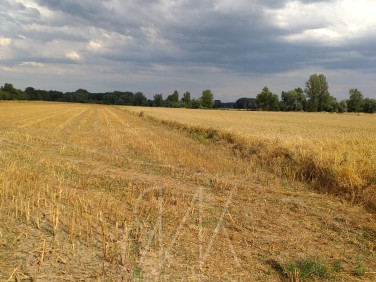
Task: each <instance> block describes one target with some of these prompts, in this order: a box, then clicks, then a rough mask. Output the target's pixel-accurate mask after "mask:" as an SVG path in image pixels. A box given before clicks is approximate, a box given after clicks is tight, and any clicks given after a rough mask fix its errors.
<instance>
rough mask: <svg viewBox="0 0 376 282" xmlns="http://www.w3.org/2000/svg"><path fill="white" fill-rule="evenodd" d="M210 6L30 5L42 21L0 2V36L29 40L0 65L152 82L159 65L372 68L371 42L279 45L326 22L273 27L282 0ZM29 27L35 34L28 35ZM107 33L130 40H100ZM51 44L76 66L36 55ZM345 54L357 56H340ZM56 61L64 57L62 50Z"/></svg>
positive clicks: (43, 1) (257, 69)
mask: <svg viewBox="0 0 376 282" xmlns="http://www.w3.org/2000/svg"><path fill="white" fill-rule="evenodd" d="M216 2H217V1H214V0H181V1H174V5H171V6H166V5H165V4H164V3H165V2H164V1H158V0H153V1H151V0H149V1H148V0H140V1H131V0H126V1H116V2H112V1H110V0H106V1H100V0H82V1H73V0H65V1H58V0H35V3H37V4H39V5H40V6H43V7H45V8H48V9H49V10H50V11H51V12H52V14H53V17H52V18H51V17H48V18H45V17H43V15H42V14H41V11H38V9H35V8H30V7H27V6H25V5H24V4H22V3H20V2H10V1H4V0H0V5H1V7H2V9H1V10H0V24H1V25H0V37H1V36H5V37H12V38H13V39H17V37H18V36H19V35H24V36H25V37H26V39H25V41H27V40H30V43H29V45H30V48H23V49H22V48H21V47H17V46H14V50H13V54H14V58H12V59H7V60H3V61H1V62H0V64H4V65H7V66H9V65H17V64H19V63H21V62H22V61H36V62H43V63H44V64H82V65H83V67H88V68H89V67H91V66H97V67H98V69H100V68H101V66H106V67H108V69H111V68H113V69H114V70H116V71H119V72H124V73H127V72H137V71H140V72H142V73H144V72H145V70H149V72H150V73H152V72H153V71H155V73H156V75H159V74H157V72H158V71H156V70H155V69H154V68H155V65H160V66H166V67H168V69H171V68H173V69H179V70H180V71H181V69H184V67H185V68H186V70H185V71H186V72H187V73H189V74H190V75H192V76H193V75H194V72H195V71H196V70H197V69H200V68H202V72H205V71H206V70H207V69H208V68H214V69H218V70H220V71H223V72H229V73H231V74H232V75H234V76H236V75H241V76H243V75H255V74H258V75H265V74H268V75H273V74H276V73H281V72H285V71H289V70H296V69H303V68H308V67H317V68H320V67H325V68H328V69H354V68H358V69H372V65H373V63H374V55H373V54H374V48H373V46H374V43H376V42H371V41H372V39H370V38H361V39H359V40H358V41H349V42H344V43H343V44H342V46H323V45H322V44H320V43H319V42H317V43H316V42H309V43H308V42H299V43H296V42H295V43H292V42H288V41H286V40H284V38H285V37H286V36H288V35H292V34H297V33H300V32H303V31H304V30H306V29H317V28H325V27H326V26H327V25H328V24H329V22H328V20H326V21H324V20H321V19H320V20H317V21H308V20H307V21H306V22H304V23H302V24H301V25H299V26H296V27H291V28H281V27H278V26H277V25H276V24H275V23H273V22H272V21H271V18H270V16H268V14H267V11H268V10H273V11H276V9H280V8H283V7H284V6H285V5H286V4H287V3H288V2H289V1H287V0H285V1H279V0H278V1H277V0H264V1H262V0H257V1H249V2H245V1H244V2H243V1H242V2H239V3H242V5H243V6H241V7H240V8H238V9H237V10H236V9H234V10H232V9H227V8H222V9H217V6H216V4H217V3H216ZM300 2H301V3H305V4H313V3H318V2H332V1H314V0H301V1H300ZM116 3H117V4H116ZM228 3H230V4H231V2H228ZM231 5H232V4H231ZM239 5H240V4H239ZM277 11H278V10H277ZM30 24H35V25H36V26H37V28H30ZM92 29H95V31H94V32H93V31H92ZM148 30H149V31H150V32H151V34H148V33H147V31H148ZM153 32H154V33H153ZM112 33H118V34H120V35H123V36H124V37H126V36H129V37H130V38H132V40H128V41H127V40H123V41H122V40H121V39H116V40H115V39H114V38H112V37H109V39H106V38H107V37H106V36H107V35H111V34H112ZM153 36H155V38H152V37H153ZM115 37H116V36H115ZM120 38H122V37H120ZM91 40H94V41H98V42H99V43H100V44H102V45H103V46H102V47H103V49H101V50H98V51H97V52H95V51H92V50H88V48H87V43H88V42H89V41H91ZM52 41H59V42H60V41H61V42H65V45H64V46H71V48H72V50H68V51H75V52H78V53H79V54H80V56H81V57H82V60H81V61H80V62H77V61H74V60H69V59H67V58H65V57H63V58H58V57H56V56H54V55H51V54H50V53H48V52H42V51H40V52H39V51H38V48H37V47H36V46H40V49H41V50H43V48H44V47H45V45H46V43H48V42H52ZM21 43H22V42H21ZM21 43H20V44H21ZM351 50H357V51H358V52H359V54H360V55H359V56H358V57H347V56H346V52H350V51H351ZM61 54H63V55H62V56H64V52H63V51H62V52H61ZM370 58H371V59H370ZM98 71H100V70H98Z"/></svg>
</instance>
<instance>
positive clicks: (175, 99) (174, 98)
mask: <svg viewBox="0 0 376 282" xmlns="http://www.w3.org/2000/svg"><path fill="white" fill-rule="evenodd" d="M166 101H168V102H172V103H178V102H179V92H178V91H177V90H175V91H174V93H173V94H171V95H168V96H167V98H166Z"/></svg>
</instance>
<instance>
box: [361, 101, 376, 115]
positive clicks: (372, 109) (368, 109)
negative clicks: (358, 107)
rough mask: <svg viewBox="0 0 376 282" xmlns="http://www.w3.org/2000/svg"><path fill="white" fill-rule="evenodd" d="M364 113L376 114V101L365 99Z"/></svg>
mask: <svg viewBox="0 0 376 282" xmlns="http://www.w3.org/2000/svg"><path fill="white" fill-rule="evenodd" d="M363 112H365V113H370V114H372V113H376V99H370V98H365V99H364V100H363Z"/></svg>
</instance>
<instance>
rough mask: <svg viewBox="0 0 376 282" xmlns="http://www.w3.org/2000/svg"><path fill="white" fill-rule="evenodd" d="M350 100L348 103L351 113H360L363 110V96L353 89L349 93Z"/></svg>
mask: <svg viewBox="0 0 376 282" xmlns="http://www.w3.org/2000/svg"><path fill="white" fill-rule="evenodd" d="M349 95H350V99H349V100H348V101H347V106H348V111H349V112H356V113H357V112H360V111H362V109H363V94H362V92H360V91H359V90H358V89H356V88H353V89H350V91H349Z"/></svg>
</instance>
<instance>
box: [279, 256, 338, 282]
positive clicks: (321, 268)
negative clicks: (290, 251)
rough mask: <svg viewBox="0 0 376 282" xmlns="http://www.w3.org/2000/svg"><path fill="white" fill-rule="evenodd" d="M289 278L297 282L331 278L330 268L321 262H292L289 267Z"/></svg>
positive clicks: (307, 260) (308, 260)
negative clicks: (299, 281)
mask: <svg viewBox="0 0 376 282" xmlns="http://www.w3.org/2000/svg"><path fill="white" fill-rule="evenodd" d="M286 271H287V274H288V276H289V277H290V278H291V277H293V278H294V279H295V280H298V279H307V278H311V279H313V278H330V276H331V275H330V268H329V267H328V266H327V265H326V264H324V263H322V262H319V261H315V260H313V259H310V258H309V259H305V260H302V261H300V262H291V263H289V264H288V265H287V267H286Z"/></svg>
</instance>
